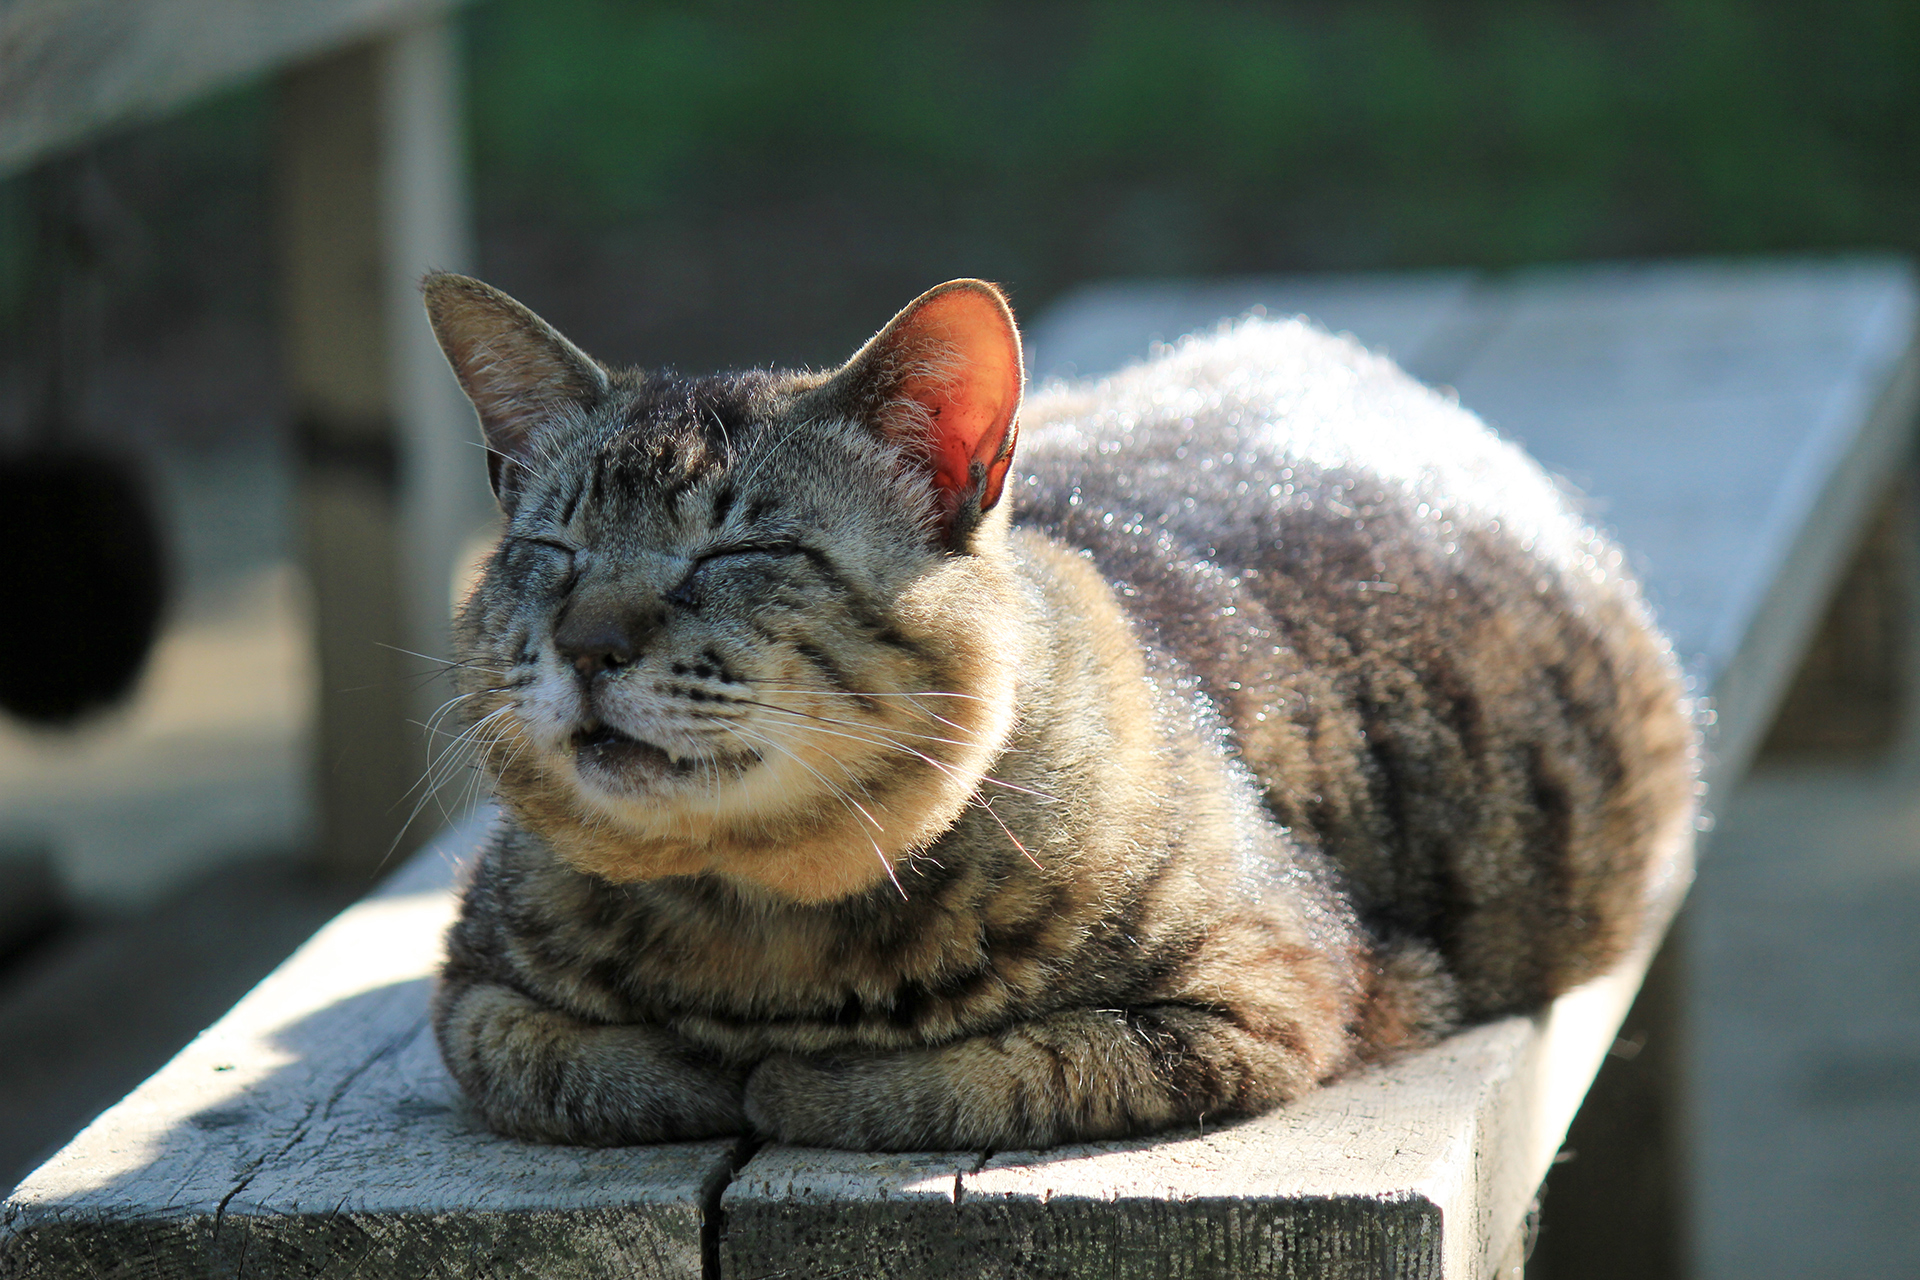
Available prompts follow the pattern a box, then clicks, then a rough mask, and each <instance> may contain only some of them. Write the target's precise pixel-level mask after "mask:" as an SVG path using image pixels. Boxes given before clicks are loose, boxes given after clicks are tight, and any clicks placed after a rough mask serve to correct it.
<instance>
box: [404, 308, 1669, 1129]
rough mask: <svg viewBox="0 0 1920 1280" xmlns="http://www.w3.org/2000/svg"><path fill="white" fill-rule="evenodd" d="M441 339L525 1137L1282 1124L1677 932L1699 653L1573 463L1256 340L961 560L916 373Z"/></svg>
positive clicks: (1035, 458)
mask: <svg viewBox="0 0 1920 1280" xmlns="http://www.w3.org/2000/svg"><path fill="white" fill-rule="evenodd" d="M956 287H962V286H948V288H950V289H951V288H956ZM964 287H965V288H970V289H974V290H987V289H989V288H990V287H989V286H980V285H968V286H964ZM931 296H933V295H929V297H931ZM980 296H981V297H985V296H986V295H985V294H984V293H983V294H981V295H980ZM428 300H429V307H430V310H432V312H433V314H434V319H435V323H436V329H437V331H438V332H439V334H440V337H441V340H442V343H443V345H444V346H445V347H446V348H447V350H448V353H449V356H450V358H451V359H452V361H453V363H454V365H455V369H456V371H457V372H459V373H461V375H462V377H463V380H464V381H465V382H466V383H467V385H468V388H469V391H470V393H472V394H474V397H475V400H476V404H477V405H478V406H479V407H480V410H481V416H482V421H483V424H485V425H487V426H488V430H489V440H490V443H491V444H492V445H493V447H494V448H495V450H496V451H497V453H498V456H499V463H498V465H496V468H495V470H496V477H497V478H496V488H497V489H498V490H499V491H500V492H501V495H502V502H503V507H504V508H505V509H506V514H507V521H506V530H505V534H504V536H503V538H502V540H501V542H500V545H499V547H498V548H497V549H496V550H495V552H494V553H493V555H492V558H491V559H490V560H489V562H488V564H487V567H486V570H485V573H484V575H483V577H482V579H481V581H480V584H479V586H478V587H477V588H476V590H475V591H474V593H473V596H472V598H471V599H469V600H468V601H467V603H466V605H465V607H464V608H463V610H462V611H461V615H460V618H459V622H458V626H457V644H458V658H459V667H458V671H459V677H460V685H461V688H460V692H461V695H462V700H461V702H460V707H459V710H460V715H461V717H462V720H463V722H464V723H465V724H466V726H467V732H468V734H469V735H470V740H471V741H472V742H474V743H475V744H476V745H477V747H478V748H479V750H480V751H481V753H482V756H483V759H484V762H485V765H486V767H487V769H488V770H489V772H490V774H491V776H492V777H493V778H495V779H496V781H497V793H498V795H499V798H500V800H501V801H502V803H503V806H504V810H505V813H506V815H507V816H506V818H505V819H504V820H503V821H502V823H501V825H500V826H499V828H498V829H497V830H496V831H495V832H494V834H493V837H492V839H491V842H490V844H489V846H488V847H487V850H486V853H485V856H484V857H483V859H482V860H481V861H480V863H479V864H478V866H477V867H475V868H474V870H473V872H472V878H471V881H470V883H469V884H468V886H467V889H466V897H465V902H464V906H463V909H462V912H461V915H460V918H459V921H458V923H457V924H456V926H455V927H454V929H453V931H452V933H451V935H450V936H449V939H448V953H447V961H446V965H445V968H444V972H443V975H442V979H441V982H440V984H439V986H438V989H437V994H436V996H435V1001H434V1025H435V1028H436V1031H437V1033H438V1035H439V1038H440V1044H441V1048H442V1051H443V1053H444V1055H445V1058H446V1061H447V1064H448V1066H449V1068H450V1069H451V1070H452V1072H453V1074H454V1076H455V1077H456V1079H458V1081H459V1082H460V1084H461V1086H462V1087H463V1088H464V1089H465V1091H466V1092H467V1094H468V1096H469V1097H470V1098H471V1099H472V1100H473V1102H474V1104H475V1105H476V1106H477V1107H478V1108H479V1110H480V1112H481V1113H482V1114H483V1115H484V1116H485V1118H486V1120H487V1122H488V1123H489V1124H491V1125H493V1126H494V1127H496V1128H498V1129H500V1130H502V1131H504V1132H507V1133H512V1134H519V1135H523V1136H526V1137H529V1138H535V1139H541V1140H547V1141H556V1142H580V1143H600V1144H610V1143H631V1142H647V1141H656V1140H663V1139H675V1138H689V1137H695V1136H702V1135H710V1134H732V1133H743V1132H749V1131H753V1132H758V1133H761V1134H764V1135H767V1136H771V1137H774V1138H778V1139H780V1140H783V1141H790V1142H803V1143H812V1144H821V1145H833V1146H847V1147H855V1148H887V1149H911V1148H932V1147H956V1146H970V1147H999V1148H1013V1147H1031V1146H1036V1145H1045V1144H1052V1143H1058V1142H1063V1141H1068V1140H1074V1139H1086V1138H1097V1137H1108V1136H1115V1135H1122V1134H1134V1133H1142V1132H1149V1131H1153V1130H1156V1129H1160V1128H1164V1127H1167V1126H1172V1125H1178V1124H1182V1123H1186V1122H1191V1121H1194V1120H1196V1119H1201V1118H1208V1119H1212V1118H1228V1117H1233V1116H1244V1115H1250V1114H1254V1113H1257V1112H1259V1111H1262V1110H1264V1109H1267V1108H1270V1107H1272V1106H1274V1105H1275V1104H1278V1103H1280V1102H1283V1101H1285V1100H1287V1099H1289V1098H1292V1097H1296V1096H1298V1095H1299V1094H1300V1093H1301V1092H1303V1091H1304V1090H1307V1089H1310V1088H1312V1087H1313V1086H1314V1085H1316V1084H1318V1083H1320V1082H1323V1081H1325V1080H1327V1079H1329V1078H1331V1077H1333V1076H1336V1075H1338V1074H1340V1073H1341V1072H1344V1071H1347V1070H1349V1069H1351V1068H1352V1067H1354V1066H1355V1065H1356V1064H1358V1063H1361V1062H1365V1061H1368V1060H1372V1059H1376V1058H1379V1057H1381V1056H1383V1055H1385V1054H1388V1053H1391V1052H1393V1051H1395V1050H1398V1049H1401V1048H1404V1047H1406V1046H1409V1045H1415V1044H1420V1043H1424V1042H1426V1041H1429V1040H1431V1039H1432V1038H1434V1037H1435V1036H1438V1035H1441V1034H1444V1033H1445V1032H1446V1031H1448V1030H1450V1029H1451V1028H1453V1027H1455V1026H1457V1025H1460V1023H1461V1022H1462V1021H1470V1020H1474V1019H1482V1018H1486V1017H1490V1016H1493V1015H1496V1014H1501V1013H1505V1012H1510V1011H1516V1010H1526V1009H1531V1008H1535V1007H1537V1006H1538V1005H1539V1004H1540V1003H1541V1002H1543V1001H1545V1000H1546V999H1548V998H1550V997H1551V996H1553V995H1555V994H1556V993H1558V992H1560V991H1563V990H1566V989H1567V988H1568V987H1570V986H1572V985H1574V984H1577V983H1579V982H1580V981H1583V980H1584V979H1586V978H1587V977H1589V976H1591V975H1593V974H1595V973H1597V972H1599V971H1600V970H1602V969H1604V968H1605V967H1606V966H1607V965H1608V964H1610V963H1611V962H1612V961H1613V960H1615V959H1616V958H1617V957H1618V956H1619V955H1620V953H1621V952H1622V950H1623V949H1624V948H1625V947H1627V946H1628V945H1630V944H1631V943H1632V941H1633V940H1634V939H1635V938H1636V936H1637V934H1638V932H1639V930H1640V929H1641V928H1642V926H1643V919H1644V913H1645V902H1646V899H1647V896H1648V894H1649V892H1650V886H1649V885H1648V884H1647V882H1646V881H1647V872H1646V869H1647V867H1648V865H1649V863H1650V860H1651V858H1652V855H1653V853H1654V851H1655V850H1656V849H1657V848H1659V847H1660V843H1661V842H1662V841H1664V840H1668V839H1671V838H1674V836H1675V833H1677V832H1679V831H1680V830H1682V829H1683V828H1684V827H1685V825H1686V824H1687V823H1688V822H1689V821H1690V820H1691V794H1692V781H1693V769H1694V755H1695V744H1694V740H1693V735H1692V731H1691V729H1690V728H1689V725H1688V721H1687V718H1686V716H1685V714H1684V706H1683V699H1682V696H1681V692H1680V687H1679V684H1678V681H1677V678H1676V674H1675V667H1674V662H1673V659H1672V655H1671V652H1670V650H1669V648H1668V646H1667V645H1666V643H1665V642H1664V641H1663V640H1662V639H1661V637H1660V636H1659V635H1658V633H1657V632H1656V631H1655V630H1654V629H1653V627H1652V625H1651V623H1650V621H1649V618H1648V615H1647V611H1646V609H1645V607H1644V605H1643V604H1642V602H1641V599H1640V596H1639V594H1638V592H1637V590H1636V588H1635V586H1634V585H1633V583H1632V582H1631V580H1630V579H1629V578H1627V577H1626V576H1625V575H1624V574H1623V573H1622V571H1621V569H1620V557H1619V553H1618V552H1617V551H1616V550H1614V549H1613V548H1611V547H1610V546H1608V545H1607V544H1606V543H1605V542H1604V541H1602V540H1601V539H1599V538H1598V537H1597V536H1596V535H1595V534H1594V533H1593V531H1592V530H1591V529H1588V528H1585V527H1583V525H1582V524H1581V522H1580V521H1579V520H1578V519H1577V518H1576V517H1575V516H1574V515H1573V514H1571V513H1570V512H1569V510H1568V509H1567V508H1566V506H1565V504H1564V503H1563V502H1562V500H1561V498H1560V497H1559V495H1558V494H1557V493H1556V491H1555V490H1554V488H1553V487H1552V485H1551V484H1550V483H1549V482H1548V481H1547V480H1546V479H1545V478H1544V477H1543V476H1542V475H1541V474H1540V473H1539V471H1538V470H1537V468H1535V467H1534V466H1533V465H1532V464H1531V463H1530V462H1528V461H1527V460H1526V459H1525V458H1524V457H1522V456H1521V455H1520V454H1519V453H1518V452H1517V451H1516V450H1514V449H1512V448H1510V447H1508V446H1506V445H1504V444H1502V443H1500V442H1499V441H1497V440H1496V439H1495V438H1494V437H1493V436H1492V435H1491V434H1490V433H1488V432H1487V431H1486V430H1485V429H1484V428H1483V427H1481V426H1480V425H1479V424H1478V423H1477V422H1476V421H1475V420H1474V419H1473V418H1472V417H1471V416H1470V415H1468V414H1466V413H1464V412H1463V411H1461V410H1460V409H1458V408H1457V407H1454V406H1452V405H1450V404H1448V403H1446V402H1444V401H1442V400H1441V399H1440V398H1438V397H1436V396H1434V395H1432V394H1431V393H1429V392H1427V391H1425V390H1424V389H1422V388H1420V387H1418V386H1417V385H1415V384H1414V383H1412V382H1411V381H1410V380H1408V379H1407V378H1406V377H1405V376H1404V375H1402V374H1400V373H1399V372H1398V371H1397V370H1395V369H1394V368H1393V367H1392V366H1391V365H1389V364H1388V363H1386V362H1385V361H1383V360H1380V359H1377V358H1375V357H1372V356H1370V355H1368V354H1367V353H1365V352H1364V351H1362V350H1360V349H1359V348H1358V347H1356V346H1354V345H1353V344H1351V343H1350V342H1346V341H1343V340H1340V339H1336V338H1332V337H1329V336H1328V335H1326V334H1325V333H1322V332H1320V331H1317V330H1315V329H1312V328H1310V327H1308V326H1306V325H1304V324H1300V323H1284V324H1275V323H1266V322H1262V321H1250V322H1247V323H1246V324H1243V325H1241V326H1239V327H1237V328H1234V329H1232V330H1230V331H1223V332H1222V333H1221V334H1219V335H1217V336H1214V337H1212V338H1207V339H1201V340H1197V341H1193V342H1190V343H1188V344H1186V345H1184V346H1183V347H1181V348H1180V349H1178V350H1177V351H1175V352H1173V353H1171V354H1169V355H1167V356H1165V357H1163V358H1160V359H1157V360H1155V361H1153V362H1151V363H1149V364H1146V365H1143V366H1139V367H1136V368H1134V369H1131V370H1128V371H1126V372H1125V373H1123V374H1121V375H1118V376H1116V377H1115V378H1113V379H1111V380H1109V381H1106V382H1103V383H1100V384H1097V385H1092V386H1080V387H1063V388H1050V389H1047V390H1044V391H1042V392H1041V393H1040V394H1038V395H1037V396H1034V397H1030V398H1029V399H1028V401H1027V403H1026V405H1025V407H1024V409H1023V410H1022V411H1021V417H1020V422H1021V425H1020V446H1019V452H1018V455H1017V456H1016V457H1015V458H1014V461H1013V467H1014V470H1013V472H1012V474H1011V476H1010V478H1009V479H1008V481H1007V490H1006V491H1007V494H1008V500H1007V501H1004V502H1000V503H998V504H997V505H995V504H993V503H992V502H991V500H990V496H991V495H989V496H988V497H983V498H981V499H980V501H979V502H977V503H975V502H973V497H975V496H978V495H979V494H980V493H981V490H980V489H979V487H978V483H976V485H975V488H973V489H969V490H966V492H965V494H963V495H962V496H961V499H960V500H959V505H958V508H957V509H958V512H959V514H958V515H957V516H956V515H954V514H953V511H954V509H955V507H954V503H955V499H954V498H953V495H952V494H951V493H949V494H946V495H944V497H943V495H941V494H940V493H937V492H935V491H934V490H933V489H932V488H931V487H930V485H929V481H928V471H927V463H926V461H925V460H926V457H927V456H929V454H928V450H926V449H924V448H917V447H916V445H915V443H914V441H913V440H911V439H903V438H902V437H901V435H900V432H899V429H898V424H900V423H902V422H906V423H907V424H908V425H909V427H910V428H912V429H917V430H930V429H937V427H936V426H929V423H931V422H934V421H935V420H937V419H938V417H939V415H938V414H932V415H926V414H922V415H919V416H916V415H915V413H914V412H911V411H907V412H902V411H901V409H900V407H899V396H900V394H901V393H900V391H899V386H900V385H905V383H904V382H902V380H901V379H900V378H899V377H894V378H893V381H891V382H889V381H888V379H889V377H892V376H893V375H890V374H888V373H887V369H888V368H891V367H893V366H894V365H901V364H902V360H903V359H904V357H902V358H900V359H895V360H893V361H892V364H888V363H886V362H875V361H872V360H868V361H865V362H862V361H860V360H856V361H855V362H854V363H853V364H850V365H849V366H848V368H847V369H844V370H841V371H838V372H836V373H833V374H824V375H823V374H804V373H792V374H789V373H752V374H742V375H733V376H729V377H719V378H692V379H683V378H675V377H669V376H665V375H643V374H628V373H608V372H607V371H604V370H601V369H600V368H599V366H597V365H593V364H591V362H589V361H587V359H586V357H584V356H582V355H580V354H579V353H578V352H577V351H574V350H573V349H572V348H571V347H566V346H564V343H563V340H561V339H559V338H558V335H555V334H553V333H552V332H551V330H546V329H545V328H544V326H540V327H538V328H535V327H533V326H537V324H538V322H537V321H533V320H532V318H531V315H530V313H525V312H524V311H523V310H520V309H518V308H517V304H512V303H511V302H510V301H508V300H505V299H504V298H502V297H501V296H500V295H497V294H493V293H492V292H491V291H490V290H487V289H486V288H485V286H481V285H478V284H476V283H475V282H471V281H465V280H461V279H459V278H457V277H436V278H434V279H433V280H430V281H429V284H428ZM992 301H993V305H994V306H1000V304H999V302H998V295H997V294H993V295H992ZM923 302H924V300H923ZM915 305H916V306H919V305H921V304H915ZM981 305H982V306H984V305H985V304H984V303H982V304H981ZM911 310H912V309H911V308H910V309H909V311H910V312H911ZM1001 312H1004V307H1001ZM908 314H909V313H903V315H908ZM981 314H982V315H986V314H987V313H986V312H984V311H983V312H982V313H981ZM990 318H991V317H990V316H989V319H990ZM898 323H899V322H898V321H896V325H897V324H898ZM1007 323H1008V325H1009V331H1008V334H1009V336H1008V340H1009V341H1012V342H1014V343H1015V344H1016V345H1015V346H1014V348H1013V351H1014V360H1015V364H1014V365H1013V367H1014V368H1015V369H1017V368H1018V364H1017V358H1018V357H1017V338H1013V337H1012V336H1011V329H1010V323H1011V322H1010V321H1008V322H1007ZM883 336H884V332H883ZM956 349H957V348H956ZM502 353H505V354H504V355H503V354H502ZM909 354H911V353H909ZM921 354H922V355H923V356H925V358H924V359H921V360H920V362H919V363H918V364H913V362H912V361H911V360H907V361H906V362H905V363H906V364H907V365H911V366H912V368H914V369H918V370H920V374H916V375H915V376H921V375H922V374H925V371H926V370H927V369H933V370H934V371H935V374H934V375H926V376H938V377H942V378H944V377H947V376H948V373H947V372H946V370H947V369H948V367H949V365H951V363H952V360H951V355H952V352H951V351H945V352H944V356H943V351H942V350H934V351H932V352H931V354H927V353H921ZM943 358H945V359H946V363H944V364H943V363H942V359H943ZM516 368H519V369H520V370H522V372H520V373H518V374H516V372H515V370H516ZM481 374H484V377H482V376H481ZM909 381H910V379H909ZM915 385H919V384H915ZM942 385H945V384H942ZM516 388H518V389H516ZM529 405H532V406H533V408H531V409H530V408H529V407H528V406H529ZM503 424H505V426H504V427H503ZM529 424H531V425H529ZM507 428H511V429H507ZM1011 441H1012V435H1011V429H1010V428H1009V430H1008V434H1007V438H1006V444H1005V446H1004V447H1003V448H1002V450H1001V454H1000V456H999V459H998V461H997V462H996V463H995V465H997V466H1004V452H1005V448H1010V447H1011ZM991 447H992V440H991V439H989V440H988V441H987V442H986V444H985V445H983V446H982V449H983V450H984V452H977V453H976V457H983V456H984V457H991V456H992V453H991ZM971 475H972V477H973V479H974V481H975V482H979V481H980V480H981V477H982V475H983V471H982V466H981V464H980V463H979V462H978V461H976V462H975V463H974V464H973V470H972V472H971ZM942 502H944V503H945V506H942V505H941V503H942ZM982 508H989V509H984V510H983V509H982ZM595 628H599V630H595ZM608 628H611V631H608V630H607V629H608ZM603 632H604V633H606V634H614V635H617V636H619V637H621V638H622V644H623V645H624V647H621V648H619V650H618V653H617V654H616V655H615V657H613V658H607V659H606V660H605V661H604V662H602V663H601V665H600V666H599V667H597V668H595V669H594V671H593V672H592V674H591V675H589V674H588V673H587V666H585V665H583V660H578V659H576V660H575V661H573V663H572V665H569V661H568V660H567V659H566V658H565V657H563V656H562V653H561V650H562V649H566V650H567V652H569V653H573V652H576V651H578V650H579V649H580V647H581V644H582V643H584V642H582V641H579V640H578V639H577V638H578V637H581V636H587V637H591V636H596V635H600V634H602V633H603ZM590 647H591V646H589V648H590ZM609 652H612V651H611V650H609ZM588 665H591V664H588Z"/></svg>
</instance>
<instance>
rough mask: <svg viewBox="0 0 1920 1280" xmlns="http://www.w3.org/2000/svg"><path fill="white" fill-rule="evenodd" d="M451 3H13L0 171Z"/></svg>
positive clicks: (8, 17) (4, 69)
mask: <svg viewBox="0 0 1920 1280" xmlns="http://www.w3.org/2000/svg"><path fill="white" fill-rule="evenodd" d="M454 2H455V0H141V2H140V3H132V2H130V0H12V2H11V3H9V4H6V5H4V6H0V175H5V174H8V173H12V172H15V171H18V170H20V169H24V168H26V167H27V166H28V165H30V164H32V163H33V162H34V161H36V160H38V159H40V158H41V157H43V156H47V155H51V154H53V153H56V152H59V151H63V150H66V149H68V148H71V147H74V146H76V145H78V144H80V143H81V142H83V141H85V140H86V139H87V138H88V137H89V136H91V135H93V134H96V133H99V132H101V131H103V130H105V129H109V128H112V127H114V126H116V125H121V124H125V123H129V122H131V121H135V120H140V119H144V118H149V117H152V116H156V115H160V114H163V113H165V112H167V111H171V110H174V109H176V108H178V107H180V106H183V105H185V104H186V103H188V102H190V101H191V100H192V99H194V98H196V97H199V96H201V95H202V94H206V93H210V92H213V91H214V90H216V89H219V88H222V87H224V86H226V85H230V84H234V83H237V82H239V81H243V80H247V79H250V78H253V77H256V76H260V75H264V74H265V73H267V72H269V71H271V70H273V69H275V68H277V67H279V66H281V65H283V64H286V63H289V62H294V61H297V60H299V59H302V58H309V57H313V56H316V55H318V54H320V53H322V52H324V51H326V50H328V49H331V48H336V47H338V46H341V45H344V44H349V43H352V42H354V41H357V40H364V39H367V38H369V37H371V36H373V35H375V34H376V33H378V32H381V31H385V30H390V29H392V28H395V27H402V26H410V25H414V24H416V23H419V22H421V21H423V20H425V19H428V18H432V17H435V16H437V15H441V14H444V13H445V12H446V11H448V10H449V9H450V8H452V7H453V4H454Z"/></svg>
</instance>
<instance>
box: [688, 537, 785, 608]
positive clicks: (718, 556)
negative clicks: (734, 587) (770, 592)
mask: <svg viewBox="0 0 1920 1280" xmlns="http://www.w3.org/2000/svg"><path fill="white" fill-rule="evenodd" d="M814 554H815V552H814V551H813V549H812V548H810V547H807V546H805V545H804V544H802V543H799V542H790V541H789V542H753V543H743V544H740V545H738V546H722V547H715V548H713V549H712V550H710V551H706V552H703V553H702V554H701V556H700V558H699V559H698V560H696V561H694V562H693V568H692V569H690V570H688V571H687V576H686V577H684V578H682V579H681V580H680V582H679V583H678V585H676V586H675V587H674V588H673V589H672V590H670V591H668V592H667V603H669V604H673V605H677V606H679V607H680V608H683V609H697V608H699V607H700V576H701V574H702V573H703V572H705V570H706V569H707V568H708V567H709V566H710V565H712V564H713V563H714V562H715V561H717V560H732V559H739V558H742V557H745V556H770V557H776V558H777V557H780V556H800V555H805V556H810V555H814Z"/></svg>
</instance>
